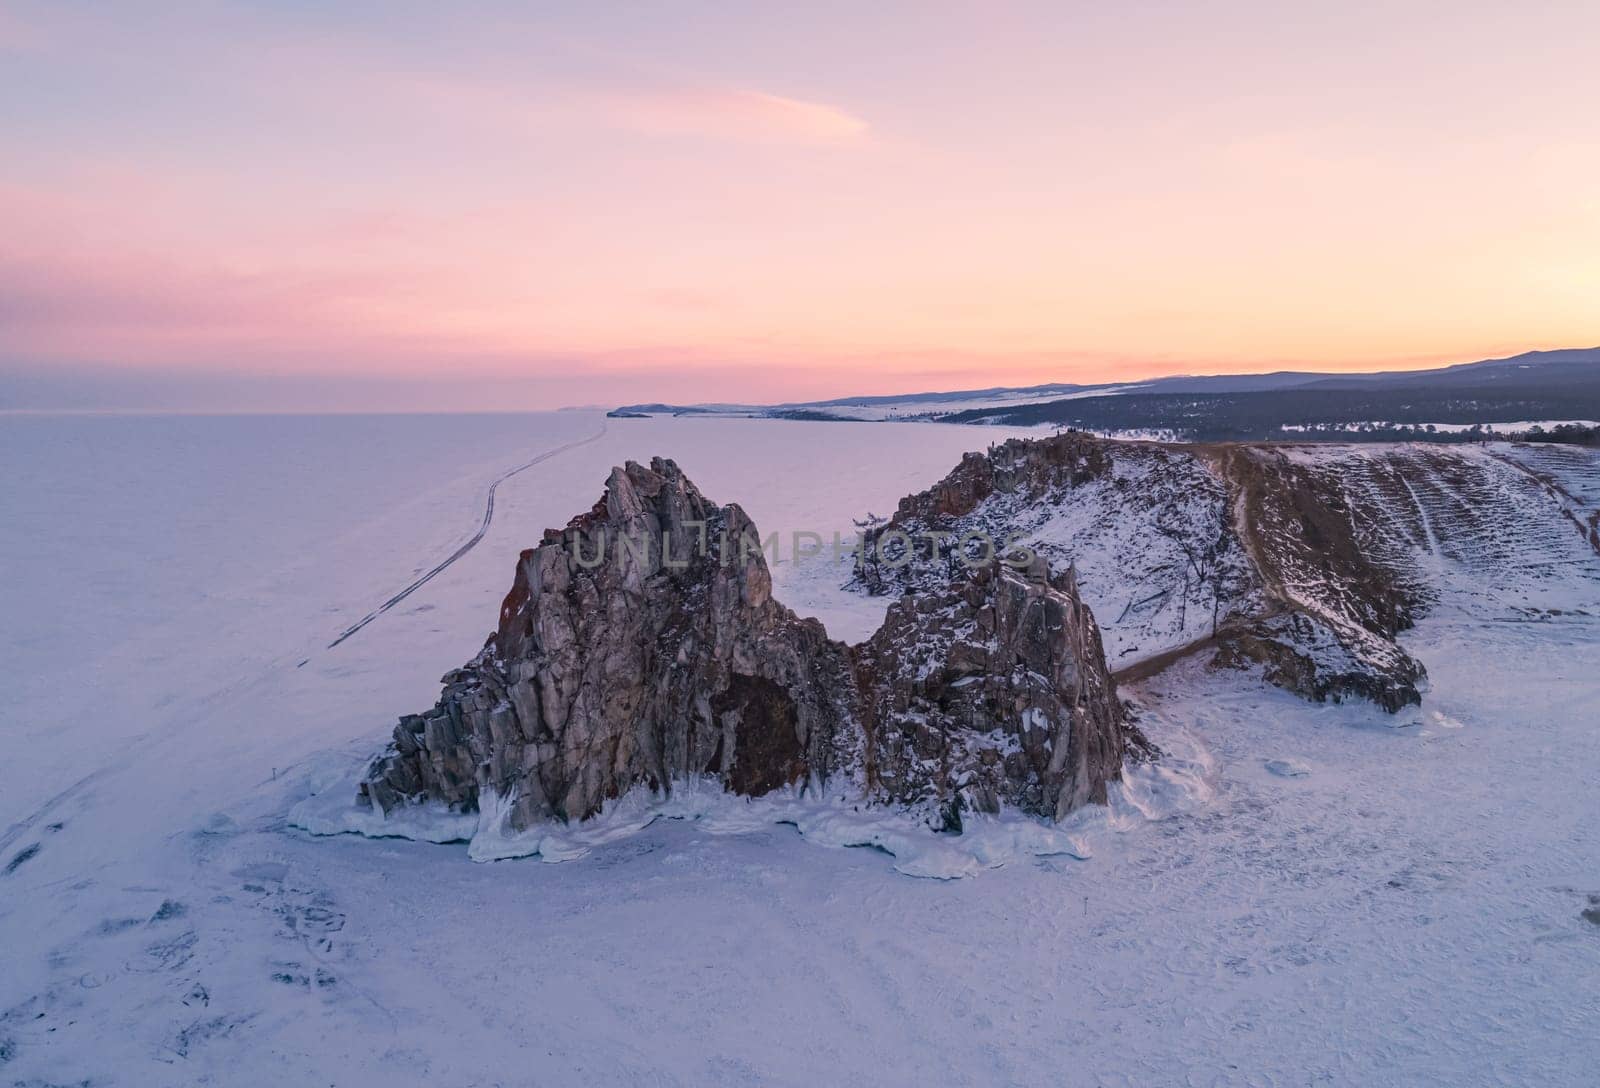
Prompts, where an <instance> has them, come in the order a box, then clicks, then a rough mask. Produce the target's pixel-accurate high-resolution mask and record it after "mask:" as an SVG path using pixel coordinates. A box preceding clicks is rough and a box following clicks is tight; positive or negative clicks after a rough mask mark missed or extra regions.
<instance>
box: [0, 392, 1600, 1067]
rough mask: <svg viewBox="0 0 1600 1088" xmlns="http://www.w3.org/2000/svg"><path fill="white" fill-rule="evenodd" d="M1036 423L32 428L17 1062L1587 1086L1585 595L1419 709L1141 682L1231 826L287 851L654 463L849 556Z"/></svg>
mask: <svg viewBox="0 0 1600 1088" xmlns="http://www.w3.org/2000/svg"><path fill="white" fill-rule="evenodd" d="M1009 433H1013V432H1008V431H1005V430H1003V429H1000V428H963V427H955V426H939V425H924V424H893V425H890V424H883V425H877V424H848V423H843V424H820V423H793V422H784V421H764V420H739V419H726V420H721V419H699V420H695V419H651V420H609V421H603V420H602V419H601V418H600V416H599V415H598V414H596V413H577V412H568V413H553V414H544V415H523V416H513V415H506V416H417V417H399V416H390V417H374V416H368V417H362V416H321V417H228V418H222V417H158V416H108V417H96V416H56V417H49V416H39V417H0V455H3V457H4V463H5V464H6V465H7V468H8V471H7V472H6V473H5V475H4V477H3V478H0V510H3V511H4V514H5V516H4V518H0V595H3V596H0V690H3V691H4V693H5V695H6V704H7V705H6V710H5V716H4V728H5V739H6V741H7V742H8V743H7V758H6V759H5V760H4V761H3V762H0V828H3V829H4V830H3V831H0V1083H13V1082H14V1083H19V1084H29V1085H32V1084H41V1085H42V1084H78V1083H82V1082H85V1081H87V1082H89V1083H91V1084H95V1085H119V1084H126V1085H172V1084H226V1085H238V1084H263V1085H265V1084H272V1085H283V1084H321V1083H332V1084H339V1085H368V1084H372V1085H379V1084H381V1085H408V1084H417V1085H524V1084H527V1085H534V1084H538V1085H545V1084H553V1085H565V1084H596V1083H601V1084H604V1083H623V1084H647V1085H678V1084H681V1085H701V1084H793V1085H802V1084H817V1083H824V1084H828V1083H840V1082H844V1081H847V1080H854V1079H857V1078H860V1077H862V1076H863V1075H864V1074H866V1075H870V1077H871V1078H872V1079H873V1080H874V1081H877V1082H879V1083H885V1084H929V1083H933V1084H973V1085H993V1084H1029V1085H1031V1084H1051V1085H1060V1084H1069V1085H1077V1084H1083V1085H1090V1084H1127V1085H1149V1084H1197V1085H1213V1084H1220V1085H1233V1084H1238V1085H1257V1084H1261V1085H1269V1084H1270V1085H1280V1084H1282V1085H1288V1084H1294V1085H1300V1084H1324V1083H1326V1084H1362V1085H1384V1084H1396V1085H1401V1084H1403V1085H1414V1084H1437V1085H1452V1086H1455V1085H1478V1084H1485V1085H1486V1084H1506V1083H1515V1084H1549V1085H1584V1084H1590V1083H1593V1071H1594V1069H1595V1068H1597V1067H1600V925H1596V924H1593V923H1591V922H1589V921H1587V920H1585V919H1584V918H1583V917H1582V913H1583V911H1584V910H1585V909H1586V908H1587V907H1588V906H1589V905H1590V899H1589V897H1590V896H1596V897H1600V835H1597V834H1596V828H1597V823H1596V820H1597V817H1600V803H1597V802H1596V799H1595V790H1594V783H1595V782H1596V780H1597V776H1600V728H1597V722H1600V682H1597V680H1596V678H1597V677H1600V619H1597V618H1596V617H1597V616H1600V608H1597V607H1596V604H1597V601H1596V600H1595V599H1594V598H1600V592H1592V593H1591V594H1590V599H1585V600H1573V601H1571V602H1570V604H1571V605H1572V606H1573V609H1574V610H1581V611H1582V612H1585V613H1587V614H1575V613H1569V614H1565V615H1560V616H1552V617H1549V618H1548V619H1546V620H1544V621H1542V622H1532V621H1528V620H1527V619H1525V618H1514V617H1512V616H1510V615H1504V616H1502V615H1484V616H1482V617H1478V618H1467V617H1463V616H1461V615H1459V614H1454V613H1452V614H1450V615H1449V616H1445V615H1441V616H1440V618H1438V619H1436V620H1429V621H1425V622H1424V624H1423V625H1422V626H1421V627H1420V628H1419V629H1418V630H1416V631H1414V632H1412V633H1410V635H1409V636H1407V638H1406V642H1407V645H1408V647H1409V648H1410V649H1411V650H1412V652H1414V653H1415V654H1417V655H1418V656H1419V657H1420V658H1421V659H1422V660H1423V661H1424V663H1425V664H1426V665H1427V667H1428V670H1429V673H1430V675H1431V677H1432V680H1433V691H1432V692H1431V693H1430V694H1429V696H1428V697H1427V699H1426V701H1425V703H1424V705H1423V707H1422V709H1421V712H1420V713H1419V712H1412V713H1409V714H1403V715H1401V716H1399V717H1397V718H1390V717H1389V716H1387V715H1383V714H1381V713H1377V712H1374V711H1371V710H1368V709H1366V708H1362V707H1342V708H1341V707H1314V706H1310V705H1307V704H1305V703H1302V702H1300V701H1298V700H1296V699H1294V698H1292V697H1290V696H1288V695H1285V694H1283V693H1282V692H1280V691H1277V690H1275V689H1271V688H1268V687H1265V686H1264V685H1261V684H1260V683H1259V682H1257V681H1256V680H1254V679H1252V678H1251V677H1249V676H1246V675H1241V674H1233V673H1228V674H1217V673H1213V672H1210V671H1208V670H1205V669H1203V668H1200V667H1198V666H1192V665H1191V666H1181V667H1179V668H1176V669H1174V670H1171V671H1169V672H1168V673H1166V674H1164V675H1162V676H1160V677H1158V678H1156V679H1154V680H1152V681H1148V682H1146V683H1145V684H1144V685H1143V686H1141V687H1139V688H1137V689H1135V690H1134V691H1132V692H1130V694H1132V695H1133V696H1135V697H1136V698H1137V699H1138V700H1140V702H1141V703H1142V704H1143V705H1144V706H1145V707H1146V708H1147V710H1146V714H1147V718H1146V724H1147V726H1148V727H1149V730H1150V732H1151V733H1152V734H1153V735H1154V737H1155V739H1157V740H1158V742H1160V743H1162V744H1163V746H1165V747H1167V748H1168V750H1169V751H1170V752H1172V753H1173V760H1174V763H1175V764H1181V765H1182V766H1183V767H1184V768H1185V769H1186V770H1188V771H1190V772H1192V773H1193V774H1194V775H1195V776H1197V777H1198V778H1200V779H1203V780H1204V781H1205V783H1206V784H1207V786H1208V789H1209V800H1208V801H1207V802H1206V803H1204V804H1203V805H1198V806H1191V807H1189V808H1186V809H1181V810H1180V809H1174V812H1175V813H1176V814H1174V815H1170V816H1168V817H1167V818H1165V819H1160V820H1145V821H1127V822H1125V823H1119V824H1117V825H1115V826H1107V827H1105V828H1104V829H1102V831H1101V832H1100V833H1098V834H1096V835H1095V836H1094V837H1093V841H1092V843H1091V845H1092V847H1093V850H1092V856H1091V857H1089V858H1087V859H1078V858H1074V857H1072V856H1068V855H1061V856H1056V857H1049V858H1037V859H1029V860H1026V861H1021V860H1018V861H1014V862H1012V863H1009V864H1006V865H1004V866H1002V867H998V868H991V869H986V870H984V871H982V872H980V873H978V874H977V875H975V876H973V877H971V878H969V879H963V880H954V881H936V880H919V879H913V878H911V877H908V876H905V875H903V874H901V873H900V872H897V871H896V869H895V867H894V862H895V859H894V858H891V857H888V856H886V855H884V854H883V853H880V852H877V851H871V850H837V849H823V848H819V847H818V846H816V845H814V844H812V843H808V842H806V841H805V840H804V839H803V838H802V837H801V836H800V835H799V834H798V833H797V832H796V831H795V829H794V828H792V827H789V826H786V825H772V826H769V827H760V826H752V827H751V828H750V829H749V830H742V831H738V832H735V833H719V834H710V833H708V832H707V830H706V828H704V827H702V826H701V825H700V824H697V823H695V822H692V821H662V822H658V823H656V824H653V825H652V826H650V827H649V828H647V829H645V830H644V831H641V832H639V833H637V834H634V835H632V836H629V837H627V838H623V839H620V840H618V841H615V842H611V843H609V844H605V845H602V846H600V847H598V848H596V849H595V850H594V851H592V852H591V853H590V854H589V855H588V856H587V857H584V858H582V859H580V860H577V861H573V862H570V863H567V864H544V863H541V862H540V861H538V860H537V859H530V860H521V861H510V862H502V863H497V864H492V865H480V864H474V863H472V862H470V861H469V860H468V859H467V856H466V849H465V847H464V846H462V845H459V844H456V845H437V846H435V845H427V844H419V843H412V842H406V841H400V840H383V841H374V840H368V839H361V838H356V837H351V836H345V837H338V838H313V837H311V836H309V835H306V834H305V833H303V832H300V831H297V830H295V829H293V828H291V827H289V826H288V824H287V821H286V816H287V813H288V811H289V809H290V808H291V807H292V806H293V805H295V804H296V803H297V802H299V801H300V800H301V799H303V798H304V797H305V796H306V795H307V793H308V791H309V788H310V786H311V785H312V783H311V782H310V778H311V777H312V775H313V773H314V772H316V771H317V769H318V768H321V767H324V766H326V765H327V762H328V759H329V755H330V753H332V754H333V755H335V756H344V757H347V758H355V757H358V756H361V755H364V754H367V753H370V752H372V751H375V750H376V749H377V748H378V747H380V746H381V745H382V743H383V742H384V741H385V740H386V738H387V736H388V732H389V729H390V727H391V726H392V724H393V722H394V719H395V717H396V716H397V715H399V714H401V713H404V712H410V711H415V710H418V709H420V708H422V707H425V706H427V705H429V704H431V703H432V701H433V699H434V697H435V696H436V694H437V690H438V678H439V676H440V675H441V674H442V673H443V672H444V671H446V670H447V669H449V668H452V667H454V666H456V665H459V664H460V663H462V662H463V661H465V660H466V659H467V658H468V657H470V656H471V654H472V652H473V651H474V650H475V649H476V647H477V646H478V645H479V644H481V642H482V639H483V638H484V636H485V635H486V634H487V633H488V632H489V630H490V628H491V627H492V625H493V623H494V618H495V613H496V609H497V607H498V604H499V601H500V599H501V597H502V596H503V595H504V593H505V591H506V589H507V588H508V587H509V585H510V581H511V575H512V567H513V563H514V561H515V557H516V554H517V552H518V551H519V550H520V549H521V548H523V547H527V546H531V545H532V544H534V543H536V542H537V539H538V537H539V535H540V533H541V532H542V531H543V530H544V529H545V528H547V527H554V526H559V525H561V524H564V523H565V522H566V521H567V519H568V518H569V517H571V516H572V515H573V514H575V513H578V512H579V511H581V510H584V509H587V508H588V507H589V506H590V505H592V504H593V502H594V501H595V499H596V498H598V497H599V495H600V493H601V490H602V488H603V484H604V480H605V476H606V474H607V472H608V470H609V468H610V466H611V465H613V464H618V463H621V461H623V460H624V459H627V458H633V459H641V460H642V459H647V458H648V457H650V456H651V455H662V456H669V457H672V458H674V459H676V460H677V461H678V463H679V464H680V465H682V466H683V468H684V469H685V471H686V472H687V473H688V474H689V476H690V477H691V478H692V479H694V481H695V482H696V483H697V484H698V485H699V487H700V488H701V489H702V490H703V491H704V492H705V493H706V494H707V495H708V496H709V497H711V498H713V499H715V500H717V501H719V502H724V503H726V502H738V503H740V504H741V505H743V506H744V507H745V508H746V510H748V511H749V513H750V514H751V516H752V517H753V518H754V520H755V522H756V524H757V525H758V526H759V527H760V528H761V530H762V531H763V532H773V531H777V532H779V533H781V534H785V535H787V534H788V533H790V532H793V531H795V530H805V531H813V532H817V533H819V534H822V535H824V536H828V535H829V534H831V533H832V532H833V531H835V530H837V531H840V532H843V533H848V532H849V531H850V530H851V520H852V519H853V518H856V517H860V516H861V515H862V514H863V513H864V512H866V511H868V510H873V511H876V512H878V513H882V514H887V513H889V512H891V510H892V508H893V506H894V504H895V502H896V501H897V500H898V498H899V497H900V496H902V495H904V494H906V493H908V492H911V491H914V490H917V489H920V488H923V487H926V486H928V485H929V484H931V483H932V482H934V481H935V480H936V479H937V478H938V477H940V476H942V475H943V474H944V473H945V472H946V471H948V470H949V469H950V468H951V467H953V466H954V464H955V463H956V462H957V461H958V460H959V458H960V455H961V453H962V452H963V451H965V450H968V449H974V448H981V447H982V446H983V445H984V444H986V443H988V442H991V441H998V440H999V439H1000V438H1003V437H1006V436H1007V435H1008V434H1009ZM590 439H592V440H590ZM576 443H583V444H576ZM563 446H571V448H569V449H566V450H564V451H563V452H560V453H558V454H556V455H554V456H551V457H550V458H548V459H547V460H545V461H542V462H541V463H539V464H536V465H533V466H532V467H530V468H527V469H526V470H525V471H522V472H520V473H518V474H516V475H514V476H511V477H509V478H507V479H505V480H504V482H503V483H501V484H500V485H499V486H498V488H497V489H496V493H495V506H494V516H493V520H492V522H491V523H490V524H489V526H488V528H487V531H486V532H485V533H484V535H483V537H482V539H481V541H479V542H478V543H477V544H476V546H475V547H473V548H471V549H470V550H468V551H467V552H465V554H463V555H462V556H461V558H460V559H459V560H457V561H456V562H454V563H452V564H450V565H449V566H448V567H446V568H445V569H444V570H443V571H441V572H440V573H439V574H438V575H437V576H436V577H434V578H433V579H431V580H430V581H428V582H427V583H426V584H424V585H423V586H421V587H420V588H419V589H417V590H416V591H415V592H414V593H412V594H410V595H409V596H407V597H406V598H405V599H404V600H403V601H401V602H399V603H398V604H396V605H395V606H394V607H392V608H390V609H389V610H388V611H386V612H383V613H382V614H381V615H379V616H378V617H377V618H376V619H375V620H373V621H372V622H371V623H370V624H368V625H367V626H365V627H363V628H362V629H361V630H360V631H358V632H357V633H356V634H355V635H353V636H352V637H351V638H349V639H348V640H347V641H345V642H343V643H341V644H339V645H338V646H336V647H333V648H330V646H329V644H330V643H331V642H333V641H334V640H335V639H336V638H337V637H338V636H339V634H340V633H341V632H343V631H345V630H347V629H348V628H350V627H351V626H352V625H353V624H355V623H356V622H358V621H359V620H361V619H362V618H363V617H365V616H367V615H369V614H370V613H372V612H373V611H374V610H376V609H378V608H379V607H380V606H381V605H383V604H384V603H385V602H386V601H388V600H390V599H391V598H392V597H393V596H394V595H395V594H396V593H397V591H399V590H401V589H402V588H404V587H406V586H408V585H410V584H411V583H413V582H414V581H415V580H416V579H418V578H419V577H421V576H423V575H425V574H426V573H427V572H428V571H430V570H431V569H433V568H434V567H435V566H437V565H438V564H439V563H440V562H441V561H442V560H444V559H446V558H447V557H449V556H450V555H451V554H453V553H454V552H456V551H457V550H459V549H460V548H461V547H462V545H464V544H465V543H467V542H468V541H470V540H471V538H472V537H473V536H474V534H475V533H476V532H477V531H478V530H479V528H480V526H481V525H482V523H483V518H484V508H485V498H486V493H487V491H488V489H489V486H490V484H491V482H492V481H494V480H496V479H497V478H500V477H501V476H502V475H503V474H504V473H506V472H507V470H509V469H512V468H516V467H518V466H520V465H524V464H526V463H527V462H529V461H530V460H532V459H534V458H536V457H538V456H539V455H541V454H543V453H546V452H549V451H552V450H556V449H559V448H561V447H563ZM834 573H835V572H831V571H828V570H827V569H826V568H822V567H818V566H811V567H808V568H804V569H802V568H801V567H797V566H795V565H794V564H792V563H791V564H779V565H778V566H777V567H776V568H775V569H774V580H775V592H776V594H777V596H778V597H779V598H780V599H781V600H783V601H784V602H785V603H787V604H789V605H790V606H791V607H793V608H795V609H796V610H797V611H799V612H801V613H803V614H811V615H817V616H819V617H821V618H822V619H823V620H824V621H825V622H826V623H827V624H828V626H829V629H830V631H831V632H833V633H834V634H835V635H836V636H838V637H845V638H851V639H854V638H859V637H862V636H863V635H865V634H866V633H867V632H868V631H870V630H871V628H872V626H873V625H874V623H875V621H876V617H877V615H879V614H881V609H882V602H881V601H870V600H865V599H862V598H859V597H854V596H849V595H845V594H840V593H838V592H836V590H835V588H834V587H835V585H836V579H835V578H834V577H833V575H834ZM1589 588H1590V589H1592V588H1593V587H1589ZM1596 902H1600V898H1597V899H1596Z"/></svg>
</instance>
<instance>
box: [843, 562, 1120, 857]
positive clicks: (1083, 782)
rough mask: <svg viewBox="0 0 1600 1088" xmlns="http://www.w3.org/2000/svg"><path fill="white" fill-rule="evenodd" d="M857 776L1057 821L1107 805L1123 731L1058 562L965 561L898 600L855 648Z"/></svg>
mask: <svg viewBox="0 0 1600 1088" xmlns="http://www.w3.org/2000/svg"><path fill="white" fill-rule="evenodd" d="M858 661H859V664H858V672H859V675H860V676H861V677H862V688H863V691H864V692H865V693H866V698H865V699H864V700H863V704H862V705H863V709H864V711H865V727H866V733H867V737H868V738H869V741H868V745H867V752H868V763H867V773H868V778H869V780H870V781H871V782H873V783H875V784H876V785H878V786H879V787H880V788H882V789H883V791H884V792H885V793H887V794H888V795H889V796H893V797H899V798H904V799H922V800H928V801H934V800H938V799H947V800H950V801H957V802H958V803H957V804H955V805H953V806H952V808H951V809H950V810H947V812H946V815H945V824H946V826H950V827H959V826H960V819H959V817H960V811H959V809H960V807H962V806H970V807H972V808H975V809H977V810H979V811H982V812H997V811H999V808H1000V806H1001V805H1002V804H1006V805H1011V806H1013V807H1016V808H1021V809H1024V810H1026V811H1029V812H1036V813H1041V814H1043V815H1047V816H1050V817H1052V818H1054V819H1057V820H1059V819H1060V818H1061V817H1063V816H1065V815H1066V814H1067V813H1068V812H1070V811H1072V810H1073V809H1075V808H1077V807H1078V806H1080V805H1084V804H1088V803H1090V802H1095V803H1099V804H1104V803H1105V802H1106V783H1107V782H1109V781H1112V780H1114V779H1116V778H1118V777H1119V776H1120V775H1121V769H1122V762H1123V757H1124V746H1125V737H1126V733H1125V729H1124V727H1123V724H1122V721H1121V707H1120V705H1119V704H1118V702H1117V698H1116V688H1115V685H1114V684H1113V682H1112V680H1111V676H1110V673H1109V672H1108V671H1107V670H1106V665H1105V654H1104V651H1103V650H1102V648H1101V644H1100V630H1099V628H1098V627H1096V626H1095V622H1094V617H1093V616H1092V615H1090V613H1089V610H1088V609H1087V608H1086V607H1084V605H1083V603H1082V602H1081V601H1080V600H1079V599H1078V592H1077V585H1076V582H1075V580H1074V579H1073V577H1072V574H1071V572H1070V570H1069V571H1068V573H1067V574H1066V575H1065V576H1063V577H1062V578H1059V579H1056V580H1055V581H1054V582H1052V581H1051V580H1050V579H1049V578H1048V574H1047V568H1046V567H1045V565H1044V563H1043V561H1042V560H1040V561H1037V563H1036V565H1035V567H1034V568H1033V569H1032V570H1030V571H1027V572H1017V571H1013V570H1010V569H1008V568H1006V567H1004V566H1002V565H999V564H989V565H987V566H983V567H980V568H978V569H977V570H976V571H975V572H974V573H973V574H972V576H971V577H970V578H969V579H967V580H965V581H964V582H960V583H955V584H952V585H950V586H948V587H946V588H945V589H944V590H943V591H941V592H935V593H925V594H916V595H908V596H904V597H901V598H900V599H899V600H898V601H896V602H895V603H894V604H893V605H891V606H890V608H889V613H888V616H887V617H886V618H885V620H884V623H883V626H882V627H880V628H879V629H878V631H877V633H876V634H874V635H873V636H872V638H871V639H869V640H868V641H867V642H866V643H865V644H863V645H862V646H861V647H860V649H859V652H858Z"/></svg>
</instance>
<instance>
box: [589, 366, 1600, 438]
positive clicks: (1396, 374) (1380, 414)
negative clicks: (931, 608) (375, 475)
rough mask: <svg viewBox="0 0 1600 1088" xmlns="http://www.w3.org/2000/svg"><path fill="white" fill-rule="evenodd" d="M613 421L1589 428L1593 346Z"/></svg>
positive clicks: (635, 409)
mask: <svg viewBox="0 0 1600 1088" xmlns="http://www.w3.org/2000/svg"><path fill="white" fill-rule="evenodd" d="M610 414H611V415H612V416H614V417H618V418H629V417H639V416H655V415H723V416H745V417H757V418H768V419H804V420H868V421H897V420H900V421H909V420H938V421H943V422H950V423H1000V424H1011V425H1056V426H1065V427H1072V428H1075V429H1078V430H1085V431H1093V432H1096V433H1101V434H1111V435H1125V436H1134V437H1152V438H1170V439H1175V440H1186V441H1222V440H1236V439H1237V440H1271V439H1282V438H1294V437H1302V438H1303V437H1308V436H1315V437H1322V436H1330V437H1332V436H1337V437H1339V438H1343V439H1348V438H1351V437H1357V438H1362V437H1364V438H1375V439H1381V438H1394V437H1425V438H1433V439H1438V440H1451V439H1461V438H1467V437H1476V436H1477V435H1479V434H1481V433H1483V432H1485V431H1488V430H1493V431H1495V432H1497V433H1502V434H1504V433H1509V432H1522V431H1528V430H1531V429H1532V428H1534V427H1535V426H1538V427H1542V428H1543V429H1545V430H1551V429H1553V428H1554V427H1555V426H1556V425H1558V424H1561V423H1581V424H1583V425H1585V426H1587V427H1595V426H1597V425H1600V422H1597V421H1600V347H1595V348H1573V349H1566V350H1561V351H1530V352H1526V353H1524V354H1522V355H1515V356H1512V357H1510V358H1507V359H1486V360H1483V361H1481V362H1475V363H1461V364H1458V365H1456V366H1447V367H1440V368H1437V369H1433V370H1390V371H1378V372H1373V373H1366V374H1335V373H1320V372H1315V371H1287V370H1285V371H1276V372H1274V373H1270V374H1221V375H1208V376H1180V377H1171V378H1157V379H1153V380H1151V381H1145V382H1132V383H1130V382H1120V383H1114V384H1112V383H1107V384H1101V385H1070V384H1061V383H1054V384H1049V385H1035V386H1025V387H996V388H991V389H966V390H958V391H954V392H940V393H907V394H901V395H898V396H878V397H840V398H837V399H834V400H821V401H804V402H796V403H790V404H774V405H748V404H692V405H670V404H634V405H627V406H624V407H621V408H617V409H614V410H613V411H612V412H611V413H610Z"/></svg>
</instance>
